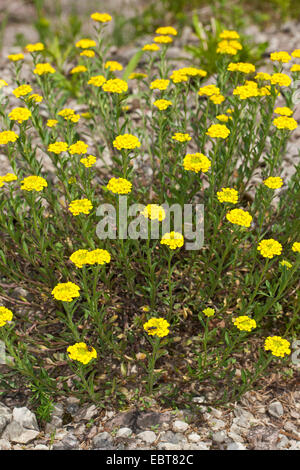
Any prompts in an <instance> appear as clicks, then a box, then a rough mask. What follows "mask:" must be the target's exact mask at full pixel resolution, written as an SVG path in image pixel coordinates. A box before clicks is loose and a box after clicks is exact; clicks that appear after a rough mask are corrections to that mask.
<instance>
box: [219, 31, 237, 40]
mask: <svg viewBox="0 0 300 470" xmlns="http://www.w3.org/2000/svg"><path fill="white" fill-rule="evenodd" d="M219 38H220V39H240V35H239V33H238V32H237V31H234V30H228V29H225V30H224V31H222V32H221V33H220V34H219Z"/></svg>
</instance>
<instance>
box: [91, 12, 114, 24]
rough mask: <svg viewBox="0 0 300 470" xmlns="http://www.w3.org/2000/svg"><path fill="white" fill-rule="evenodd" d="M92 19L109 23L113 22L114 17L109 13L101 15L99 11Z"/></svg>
mask: <svg viewBox="0 0 300 470" xmlns="http://www.w3.org/2000/svg"><path fill="white" fill-rule="evenodd" d="M91 18H92V20H94V21H98V22H99V23H109V22H110V21H111V20H112V17H111V16H110V15H109V14H108V13H99V12H98V11H96V12H95V13H92V14H91Z"/></svg>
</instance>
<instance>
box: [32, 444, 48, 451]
mask: <svg viewBox="0 0 300 470" xmlns="http://www.w3.org/2000/svg"><path fill="white" fill-rule="evenodd" d="M34 450H49V447H47V446H45V445H44V444H37V445H36V446H35V447H34Z"/></svg>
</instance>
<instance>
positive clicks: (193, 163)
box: [183, 152, 211, 173]
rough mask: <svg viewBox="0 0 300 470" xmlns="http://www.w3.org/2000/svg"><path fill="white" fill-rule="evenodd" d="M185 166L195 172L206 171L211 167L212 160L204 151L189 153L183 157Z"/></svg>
mask: <svg viewBox="0 0 300 470" xmlns="http://www.w3.org/2000/svg"><path fill="white" fill-rule="evenodd" d="M183 167H184V169H185V170H188V171H194V172H195V173H199V171H202V172H203V173H206V172H207V171H208V170H209V169H210V167H211V162H210V160H209V159H208V158H207V157H206V156H205V155H203V153H198V152H197V153H188V154H187V155H186V156H185V157H184V159H183Z"/></svg>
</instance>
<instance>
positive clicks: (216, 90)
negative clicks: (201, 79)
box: [198, 85, 220, 96]
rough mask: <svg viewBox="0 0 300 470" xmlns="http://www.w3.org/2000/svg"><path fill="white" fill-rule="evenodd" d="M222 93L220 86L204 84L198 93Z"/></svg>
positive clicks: (211, 94) (206, 94)
mask: <svg viewBox="0 0 300 470" xmlns="http://www.w3.org/2000/svg"><path fill="white" fill-rule="evenodd" d="M219 94H220V88H219V87H217V86H216V85H206V86H203V87H201V88H200V89H199V91H198V95H199V96H203V95H205V96H213V95H219Z"/></svg>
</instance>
